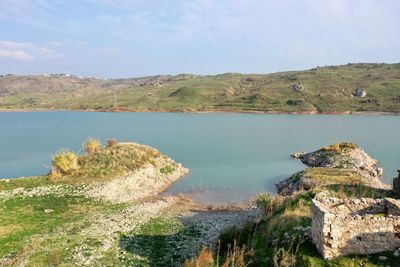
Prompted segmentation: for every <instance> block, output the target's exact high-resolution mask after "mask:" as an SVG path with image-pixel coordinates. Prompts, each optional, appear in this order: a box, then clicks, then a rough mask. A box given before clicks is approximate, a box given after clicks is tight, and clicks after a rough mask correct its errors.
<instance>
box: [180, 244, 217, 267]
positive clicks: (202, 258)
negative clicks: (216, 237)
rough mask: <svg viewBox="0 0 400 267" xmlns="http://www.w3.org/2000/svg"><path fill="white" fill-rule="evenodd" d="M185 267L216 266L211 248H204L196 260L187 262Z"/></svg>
mask: <svg viewBox="0 0 400 267" xmlns="http://www.w3.org/2000/svg"><path fill="white" fill-rule="evenodd" d="M183 266H184V267H212V266H215V264H214V258H213V253H212V250H211V249H210V248H207V247H204V248H203V249H202V250H201V251H200V253H199V255H198V256H197V257H196V258H193V259H191V260H186V261H185V263H184V265H183Z"/></svg>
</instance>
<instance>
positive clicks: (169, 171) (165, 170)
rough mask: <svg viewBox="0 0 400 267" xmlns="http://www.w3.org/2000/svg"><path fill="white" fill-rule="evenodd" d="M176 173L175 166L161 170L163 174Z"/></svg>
mask: <svg viewBox="0 0 400 267" xmlns="http://www.w3.org/2000/svg"><path fill="white" fill-rule="evenodd" d="M174 171H175V167H174V166H165V167H163V168H161V169H160V172H161V173H162V174H171V173H173V172H174Z"/></svg>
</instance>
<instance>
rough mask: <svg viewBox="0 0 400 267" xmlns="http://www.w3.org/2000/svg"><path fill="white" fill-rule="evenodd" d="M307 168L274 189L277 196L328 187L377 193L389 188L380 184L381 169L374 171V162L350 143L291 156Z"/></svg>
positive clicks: (375, 167) (375, 166) (376, 168)
mask: <svg viewBox="0 0 400 267" xmlns="http://www.w3.org/2000/svg"><path fill="white" fill-rule="evenodd" d="M291 156H292V157H293V158H298V159H300V160H301V161H302V162H303V163H304V164H306V165H307V166H309V167H310V168H307V169H305V170H303V171H300V172H298V173H295V174H294V175H292V176H291V177H289V178H288V179H286V180H284V181H282V182H280V183H278V184H277V185H276V188H277V192H278V194H280V195H291V194H293V193H295V192H296V191H304V190H310V189H312V188H315V187H317V186H322V185H328V184H338V183H341V184H343V183H344V184H346V183H347V184H355V183H360V184H363V185H366V186H370V187H373V188H380V189H389V188H390V186H389V185H387V184H385V183H383V182H382V181H381V180H380V177H381V176H382V173H383V169H382V168H378V167H377V160H375V159H373V158H371V157H370V156H369V155H368V154H367V153H366V152H365V151H364V150H363V149H361V148H360V147H359V146H357V145H355V144H352V143H338V144H334V145H331V146H329V147H323V148H321V149H319V150H317V151H314V152H310V153H303V152H301V153H294V154H293V155H291Z"/></svg>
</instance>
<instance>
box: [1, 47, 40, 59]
mask: <svg viewBox="0 0 400 267" xmlns="http://www.w3.org/2000/svg"><path fill="white" fill-rule="evenodd" d="M2 57H3V58H11V59H15V60H32V59H33V55H31V54H29V53H27V52H25V51H21V50H5V49H0V58H2Z"/></svg>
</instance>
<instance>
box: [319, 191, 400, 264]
mask: <svg viewBox="0 0 400 267" xmlns="http://www.w3.org/2000/svg"><path fill="white" fill-rule="evenodd" d="M311 232H312V238H313V242H314V243H315V245H316V247H317V249H318V251H319V252H320V253H321V254H322V256H323V257H324V258H325V259H331V258H335V257H337V256H340V255H348V254H372V253H377V252H382V251H389V250H394V249H396V248H399V247H400V202H399V201H398V200H395V199H390V198H385V199H368V198H362V199H338V198H326V197H319V196H318V195H317V196H316V198H315V199H314V200H313V205H312V226H311Z"/></svg>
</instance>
